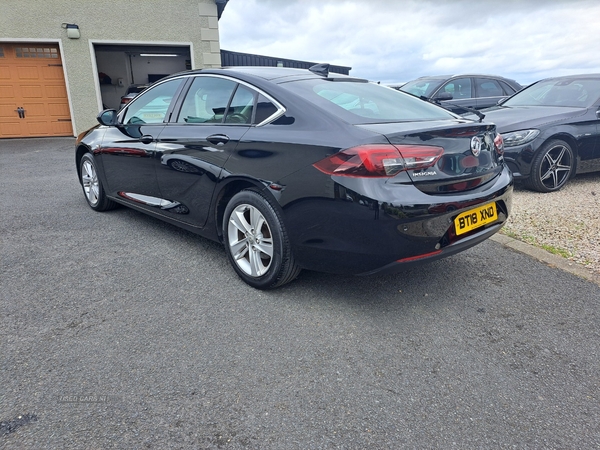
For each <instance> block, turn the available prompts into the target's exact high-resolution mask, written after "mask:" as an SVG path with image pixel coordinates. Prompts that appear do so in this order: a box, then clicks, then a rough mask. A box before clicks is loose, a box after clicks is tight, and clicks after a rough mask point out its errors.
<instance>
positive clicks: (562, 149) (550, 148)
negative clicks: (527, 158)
mask: <svg viewBox="0 0 600 450" xmlns="http://www.w3.org/2000/svg"><path fill="white" fill-rule="evenodd" d="M574 162H575V158H574V155H573V150H572V149H571V147H570V146H569V144H567V143H566V142H564V141H562V140H558V139H557V140H552V141H550V142H547V143H546V144H545V145H544V146H543V147H542V148H541V149H540V151H539V152H538V154H537V155H536V156H535V158H534V159H533V162H532V169H531V176H530V182H529V183H528V184H529V185H530V187H532V188H533V189H535V190H536V191H539V192H552V191H558V190H559V189H561V188H562V187H563V186H564V185H565V184H566V183H567V181H568V180H569V178H570V176H571V173H572V172H573V169H574V167H575V165H574Z"/></svg>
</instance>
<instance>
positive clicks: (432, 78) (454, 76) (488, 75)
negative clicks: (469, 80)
mask: <svg viewBox="0 0 600 450" xmlns="http://www.w3.org/2000/svg"><path fill="white" fill-rule="evenodd" d="M464 77H483V78H498V79H500V80H510V78H506V77H503V76H500V75H490V74H484V73H461V74H456V75H431V76H423V77H419V78H415V80H413V81H416V80H421V79H430V80H448V79H450V78H464ZM511 81H512V80H511Z"/></svg>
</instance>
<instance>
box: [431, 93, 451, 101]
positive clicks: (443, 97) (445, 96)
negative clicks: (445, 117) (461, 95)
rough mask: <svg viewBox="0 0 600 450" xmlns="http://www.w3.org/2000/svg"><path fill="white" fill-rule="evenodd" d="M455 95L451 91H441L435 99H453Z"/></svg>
mask: <svg viewBox="0 0 600 450" xmlns="http://www.w3.org/2000/svg"><path fill="white" fill-rule="evenodd" d="M453 98H454V97H453V96H452V94H451V93H450V92H441V93H440V94H439V95H438V96H437V97H436V98H435V99H436V100H452V99H453Z"/></svg>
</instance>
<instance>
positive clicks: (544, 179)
mask: <svg viewBox="0 0 600 450" xmlns="http://www.w3.org/2000/svg"><path fill="white" fill-rule="evenodd" d="M483 113H484V114H485V121H486V122H492V123H495V124H496V125H497V127H498V131H499V132H500V133H502V136H503V137H504V146H505V153H504V158H505V160H506V163H507V164H508V166H509V167H510V169H511V170H512V172H513V175H514V176H515V178H516V179H518V180H522V181H523V183H524V184H525V186H527V187H528V188H530V189H532V190H535V191H539V192H552V191H557V190H559V189H561V188H562V187H563V186H564V185H565V183H567V181H568V180H569V179H570V178H571V177H573V176H574V175H575V174H576V173H584V172H594V171H600V74H591V75H572V76H567V77H556V78H548V79H545V80H541V81H538V82H537V83H534V84H532V85H531V86H528V87H527V88H525V89H523V90H522V91H520V92H519V93H518V94H516V95H514V96H513V97H511V98H509V99H507V100H505V101H504V102H502V103H501V104H500V105H498V106H496V107H494V108H490V109H487V110H485V111H483Z"/></svg>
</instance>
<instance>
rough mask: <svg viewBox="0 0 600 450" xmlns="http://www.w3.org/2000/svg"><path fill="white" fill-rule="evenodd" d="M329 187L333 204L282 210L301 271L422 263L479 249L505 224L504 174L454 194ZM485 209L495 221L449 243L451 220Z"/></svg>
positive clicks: (368, 184)
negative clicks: (491, 208)
mask: <svg viewBox="0 0 600 450" xmlns="http://www.w3.org/2000/svg"><path fill="white" fill-rule="evenodd" d="M334 181H335V182H336V183H335V186H334V190H335V195H334V198H329V199H328V198H312V199H305V200H302V201H300V202H297V203H294V204H292V205H288V206H287V207H286V208H285V209H284V214H285V216H286V220H285V222H286V224H288V226H290V228H289V229H288V232H289V236H290V240H291V242H292V246H293V250H294V256H295V258H296V261H297V262H298V264H299V265H300V266H301V267H303V268H306V269H309V270H317V271H322V272H330V273H344V274H357V275H368V274H372V273H379V272H383V273H385V272H391V271H394V270H397V269H401V268H402V267H409V266H413V265H417V264H423V263H426V262H428V261H433V260H436V259H440V258H443V257H446V256H450V255H452V254H455V253H458V252H461V251H463V250H466V249H467V248H470V247H472V246H474V245H476V244H478V243H480V242H481V241H483V240H485V239H487V238H488V237H490V236H491V235H493V234H494V233H496V232H498V231H499V230H500V228H502V226H503V225H504V223H505V222H506V220H507V219H508V215H509V213H510V209H511V199H512V190H513V179H512V175H511V173H510V171H509V170H508V168H506V167H505V168H504V169H503V171H502V172H501V173H500V174H499V175H498V177H496V178H495V179H494V180H492V181H491V182H489V183H487V184H486V185H485V186H482V187H480V188H478V189H475V190H472V191H468V192H463V193H461V194H460V195H428V194H425V193H423V192H421V191H419V190H418V189H416V188H415V187H414V186H413V185H412V184H406V185H390V184H386V183H384V182H382V181H380V180H367V181H365V180H364V179H350V178H347V177H346V179H343V180H337V179H334ZM341 183H344V184H345V186H343V185H342V184H341ZM351 187H353V188H354V189H351ZM359 192H363V193H367V192H368V193H369V195H368V196H367V195H364V194H360V193H359ZM490 202H495V203H496V205H497V209H498V220H497V221H495V222H493V223H491V224H489V225H486V226H484V227H481V228H478V229H475V230H473V231H471V232H468V233H466V234H464V235H461V236H460V237H456V235H455V234H454V218H455V217H456V216H457V215H458V214H460V213H461V212H464V211H468V210H470V209H472V208H475V207H477V206H481V205H484V204H486V203H490Z"/></svg>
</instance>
